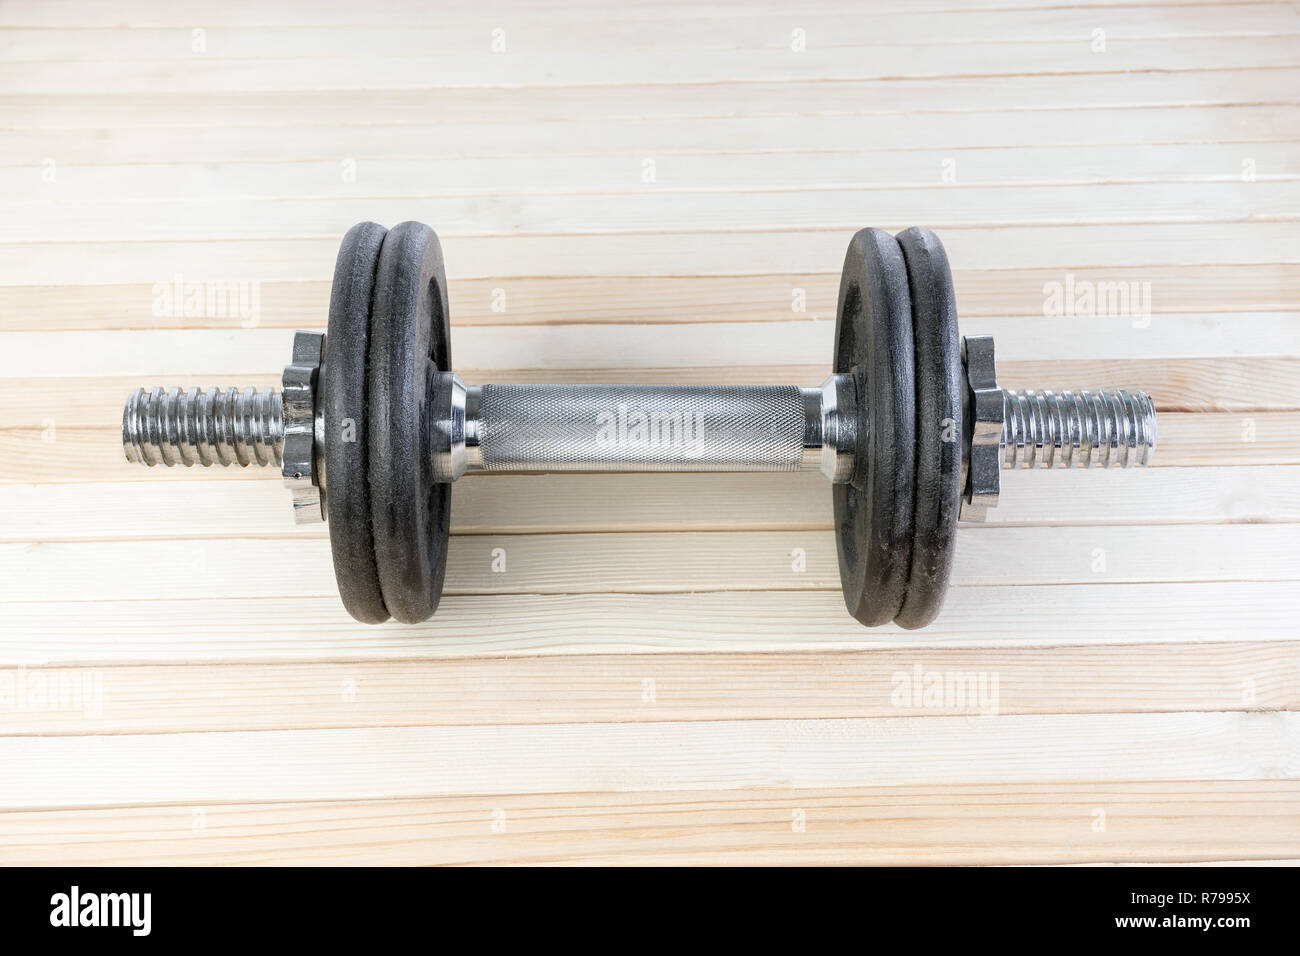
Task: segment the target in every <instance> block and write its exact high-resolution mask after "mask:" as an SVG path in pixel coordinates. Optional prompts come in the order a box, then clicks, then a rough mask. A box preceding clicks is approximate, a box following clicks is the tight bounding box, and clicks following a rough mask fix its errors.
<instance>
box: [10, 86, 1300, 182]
mask: <svg viewBox="0 0 1300 956" xmlns="http://www.w3.org/2000/svg"><path fill="white" fill-rule="evenodd" d="M800 95H801V96H802V95H803V94H800ZM0 103H3V100H2V99H0ZM249 106H250V104H248V103H245V105H244V109H245V110H246V111H247V110H248V109H249ZM372 108H373V105H372ZM475 108H476V109H477V108H478V107H475ZM291 114H292V108H291V106H286V107H285V111H284V112H276V113H274V114H273V115H274V116H276V117H278V118H279V119H280V120H281V122H284V121H287V120H288V119H291V118H292V115H291ZM250 118H251V117H247V116H246V117H245V118H244V123H242V124H241V123H237V122H233V121H232V124H231V125H228V126H219V127H203V126H197V127H195V126H190V127H187V128H186V129H185V132H184V135H183V136H179V137H178V136H177V135H176V132H175V130H174V129H172V128H167V127H162V128H121V127H119V126H116V125H114V126H92V127H87V128H84V129H77V128H64V127H60V128H45V129H41V130H39V131H38V132H33V131H32V130H30V129H15V130H6V129H3V128H0V146H3V149H4V151H3V154H2V155H3V161H4V163H5V164H7V165H17V166H22V167H29V168H28V169H27V170H26V172H27V173H28V175H29V177H30V182H31V183H32V185H33V187H34V188H35V186H36V184H37V183H38V182H40V183H41V185H40V188H42V189H47V187H48V186H49V185H52V184H50V183H48V182H45V181H43V180H42V178H41V176H42V174H43V175H44V176H45V177H48V176H49V170H50V166H51V164H53V167H54V175H55V182H57V181H58V176H59V175H61V173H60V172H59V170H61V169H62V168H63V167H64V166H65V165H76V164H86V163H154V164H157V163H169V162H170V163H176V162H195V163H213V162H250V161H265V162H275V161H278V160H281V159H283V158H284V157H285V155H286V154H285V151H284V143H285V139H284V133H283V131H282V129H281V127H280V126H249V125H247V124H248V122H249V120H250ZM923 119H924V122H921V121H918V119H917V118H915V117H914V116H899V115H891V114H887V113H873V114H871V115H870V118H869V121H865V122H864V121H861V120H859V121H857V122H852V123H846V121H845V118H844V117H843V116H839V115H836V116H820V115H817V114H807V113H806V112H799V113H796V114H794V115H782V116H777V117H772V116H755V117H747V116H734V115H719V116H711V117H705V118H696V117H692V116H686V117H666V118H655V117H645V118H639V119H621V118H610V119H606V120H604V121H602V122H600V123H598V124H593V125H592V126H591V127H588V126H587V125H584V124H582V123H573V122H564V117H563V116H557V117H556V118H555V119H553V120H551V121H537V122H530V121H528V120H522V121H520V122H519V123H516V124H483V123H474V122H472V121H471V120H470V119H466V120H465V121H464V122H444V123H442V124H438V125H426V126H415V125H410V123H409V116H408V117H406V119H405V121H404V122H398V121H394V122H390V123H389V124H387V125H380V124H379V123H378V122H377V121H375V120H374V119H373V118H372V119H371V120H370V122H368V123H366V124H362V125H352V126H332V125H318V126H300V127H296V128H295V129H294V131H293V153H292V154H290V155H291V156H292V157H293V158H295V159H316V160H327V161H330V162H332V163H334V164H336V168H337V169H338V171H339V179H340V181H341V180H342V177H343V174H344V173H345V172H346V173H348V174H349V175H350V174H351V173H353V172H355V173H356V175H357V176H358V177H359V179H360V181H361V182H365V181H366V179H367V178H369V177H368V174H367V169H368V165H367V164H368V162H370V161H373V160H391V159H408V160H409V159H417V160H429V159H447V158H453V159H454V158H457V157H473V158H491V157H519V158H523V159H532V158H534V157H536V156H538V155H547V154H555V155H558V156H561V157H568V156H575V155H577V156H581V155H595V156H600V157H604V158H605V159H606V161H607V162H614V163H621V168H622V170H623V172H624V175H625V177H626V179H627V181H628V182H629V183H633V184H639V183H640V182H641V178H642V176H643V175H644V173H645V168H646V167H645V159H646V158H651V159H653V160H654V161H655V164H656V172H657V170H658V168H659V166H660V165H661V164H666V166H667V168H668V169H671V168H672V164H673V162H674V159H673V157H678V156H683V155H689V154H692V153H704V154H712V153H723V154H726V155H745V154H747V153H754V152H764V151H789V150H790V149H791V146H790V144H791V143H792V142H793V143H796V144H798V145H799V147H800V152H801V153H805V154H809V155H810V156H811V160H810V163H811V165H816V161H817V159H818V158H820V157H822V156H825V155H827V154H831V153H836V152H841V151H854V152H856V151H861V150H877V151H880V150H895V149H923V150H954V149H960V148H970V147H977V148H984V147H999V148H1008V147H1013V148H1022V147H1026V146H1029V147H1038V146H1042V145H1045V144H1046V145H1057V146H1072V147H1073V148H1074V149H1075V150H1076V152H1080V153H1097V152H1104V150H1101V149H1100V147H1109V146H1114V145H1126V144H1130V145H1141V146H1144V147H1153V148H1154V147H1160V146H1165V145H1171V144H1172V145H1181V144H1189V143H1200V142H1222V143H1229V144H1241V145H1242V156H1241V158H1240V159H1239V160H1238V161H1237V162H1236V163H1235V164H1234V170H1235V171H1236V173H1237V174H1238V175H1240V174H1241V173H1242V172H1243V171H1244V170H1245V169H1246V167H1245V166H1243V163H1244V162H1245V161H1246V160H1249V159H1251V158H1253V153H1254V150H1255V147H1256V146H1258V145H1259V144H1260V143H1261V142H1277V143H1285V142H1289V141H1292V140H1294V139H1296V138H1297V136H1298V135H1300V133H1298V132H1297V130H1300V108H1297V107H1295V106H1288V105H1276V104H1270V105H1267V106H1255V105H1236V106H1234V105H1224V106H1202V107H1197V108H1195V109H1187V108H1185V107H1183V106H1156V107H1151V106H1130V107H1128V108H1121V107H1116V108H1109V109H1108V108H1097V109H1087V110H1078V109H1058V110H1034V111H1031V112H1027V111H1023V110H1017V109H1008V110H1004V111H1001V112H996V111H993V112H983V113H976V112H958V113H945V114H943V115H942V120H941V121H936V120H935V117H934V116H932V115H927V116H926V117H924V118H923ZM101 122H103V120H102V119H101ZM328 122H329V121H327V120H323V121H322V123H323V124H324V123H328ZM556 127H563V128H564V129H563V136H558V135H556ZM1030 127H1032V129H1033V130H1034V135H1033V136H1032V137H1031V136H1029V135H1027V134H1026V133H1024V132H1023V130H1025V129H1027V128H1030ZM597 133H598V135H597ZM648 143H649V144H653V146H652V147H647V144H648ZM828 144H829V145H828ZM882 144H888V145H882ZM539 151H540V153H539ZM947 158H950V157H948V156H947V155H940V156H932V157H930V160H929V163H928V166H929V168H930V170H932V171H934V173H935V177H936V179H939V180H940V181H941V179H942V174H943V172H944V171H945V167H944V163H943V160H944V159H947ZM1283 168H1285V169H1290V168H1294V164H1287V165H1286V166H1284V167H1283ZM954 171H955V172H956V173H957V174H958V176H959V177H960V175H961V167H957V168H955V170H954ZM1259 171H1260V172H1262V173H1265V174H1267V173H1268V172H1269V171H1270V170H1269V168H1268V167H1260V168H1259Z"/></svg>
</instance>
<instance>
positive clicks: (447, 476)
mask: <svg viewBox="0 0 1300 956" xmlns="http://www.w3.org/2000/svg"><path fill="white" fill-rule="evenodd" d="M452 378H453V380H454V381H455V382H456V383H457V390H456V394H458V395H459V398H458V400H457V401H456V402H455V403H454V409H453V418H454V417H455V416H456V415H459V421H453V422H443V423H439V427H440V428H443V429H445V430H448V431H449V446H450V447H449V448H448V452H447V455H446V460H445V461H444V462H443V463H441V464H439V465H437V466H436V469H435V470H436V471H438V473H439V474H440V475H441V476H443V480H453V479H454V478H456V477H459V476H460V474H463V473H464V472H465V471H609V472H626V471H796V470H805V469H818V468H820V469H821V470H822V471H823V472H824V473H826V474H827V476H828V477H830V478H831V480H832V481H836V482H841V481H847V480H848V478H849V476H850V475H851V473H852V470H853V458H852V454H853V448H854V446H855V444H856V442H857V436H856V435H855V433H854V427H853V426H854V419H855V416H853V415H849V414H844V413H843V412H844V409H845V408H847V407H851V405H852V400H853V397H852V396H851V395H846V394H845V393H846V390H848V389H850V388H851V382H850V381H849V379H848V377H847V376H838V375H836V376H831V378H829V379H827V381H826V382H825V383H824V384H823V385H821V386H820V387H817V388H799V387H796V386H793V385H482V386H478V387H475V386H465V385H464V384H463V383H460V381H459V379H456V378H455V377H454V376H452ZM1001 396H1002V404H1003V413H1004V421H1005V424H1004V426H1003V428H1002V435H1001V439H1000V442H999V444H1000V446H1001V449H1000V450H1001V454H1000V459H1001V467H1002V468H1004V469H1006V468H1080V467H1083V468H1086V467H1090V466H1099V467H1102V468H1105V467H1110V466H1118V467H1131V466H1134V465H1149V464H1150V463H1151V456H1152V452H1153V451H1154V449H1155V443H1156V412H1155V406H1154V404H1153V403H1152V402H1151V399H1150V397H1149V396H1148V395H1146V394H1145V393H1144V392H1129V391H1124V390H1122V389H1121V390H1114V391H1110V390H1102V391H1096V392H1087V391H1081V392H1069V391H1063V392H1059V393H1054V392H1050V391H1041V392H1040V391H1016V390H1010V389H1002V390H1001ZM283 438H284V416H283V411H282V401H281V393H280V392H279V391H277V390H276V389H271V388H268V389H265V390H263V391H257V390H256V389H252V388H246V389H244V390H242V391H240V390H238V389H234V388H230V389H219V388H207V389H199V388H191V389H188V390H183V389H180V388H169V389H162V388H154V389H152V390H145V389H136V390H135V391H134V392H133V393H132V394H131V396H130V398H128V399H127V402H126V407H125V408H124V410H123V414H122V444H123V447H124V449H125V452H126V457H127V459H128V460H129V461H135V462H139V463H141V464H144V465H157V464H163V465H204V466H210V465H235V464H238V465H263V466H270V465H278V464H279V463H280V459H281V446H282V442H283ZM457 448H458V449H459V450H458V451H457V450H456V449H457Z"/></svg>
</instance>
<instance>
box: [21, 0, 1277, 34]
mask: <svg viewBox="0 0 1300 956" xmlns="http://www.w3.org/2000/svg"><path fill="white" fill-rule="evenodd" d="M1255 2H1256V0H1142V2H1137V3H1135V2H1133V0H1103V2H1101V3H1096V4H1092V5H1091V6H1092V7H1093V8H1099V9H1105V10H1107V11H1112V10H1120V11H1122V10H1124V9H1125V8H1130V7H1132V8H1136V9H1137V10H1139V11H1144V12H1147V14H1148V16H1151V17H1154V18H1158V19H1160V20H1166V21H1167V20H1172V19H1175V18H1174V17H1172V16H1171V15H1170V12H1168V8H1170V7H1173V8H1174V10H1175V12H1177V11H1178V8H1183V7H1199V6H1206V7H1209V8H1210V9H1218V10H1220V11H1222V12H1223V15H1225V16H1228V17H1230V16H1231V13H1232V12H1233V11H1236V10H1241V9H1243V8H1244V7H1246V6H1247V5H1253V3H1255ZM1058 4H1059V0H971V2H969V3H967V4H966V5H965V10H966V11H975V10H982V9H986V8H987V9H991V10H992V11H997V12H1001V11H1015V12H1017V13H1021V14H1023V15H1026V16H1034V15H1036V14H1038V15H1046V16H1048V17H1052V18H1055V17H1058V16H1060V14H1059V9H1060V8H1059V5H1058ZM443 6H445V7H446V10H443V9H442V8H441V7H440V18H441V17H450V18H453V19H452V22H463V21H468V22H471V23H474V22H481V20H480V18H481V17H482V16H483V11H482V9H481V7H480V6H479V5H476V4H471V3H466V2H465V0H457V2H454V3H451V4H445V5H443ZM426 9H427V8H426V7H424V6H423V5H420V4H417V3H413V2H411V0H384V2H382V3H374V4H370V5H368V6H367V7H366V8H365V9H361V8H358V7H356V6H353V5H348V4H344V3H341V2H338V0H333V2H329V3H322V4H318V5H317V7H316V12H315V15H314V17H313V25H314V26H318V27H319V26H325V25H328V26H348V27H356V26H371V27H373V26H387V27H390V28H391V27H393V26H397V25H406V24H419V23H420V22H421V21H422V20H423V19H424V17H422V16H421V14H423V13H425V11H426ZM493 9H494V10H499V11H502V12H506V13H509V15H510V17H511V19H512V20H513V19H514V18H516V17H524V18H527V17H528V16H530V15H534V16H535V14H536V9H535V7H531V6H530V5H529V4H528V3H527V2H526V0H498V2H497V3H496V4H494V6H493ZM565 9H567V10H569V11H572V13H573V14H576V13H578V12H579V11H581V12H582V14H583V15H584V16H585V17H586V18H587V19H592V18H594V17H593V14H594V13H595V12H596V11H599V13H600V15H601V16H602V17H610V16H614V17H615V18H626V19H631V20H635V21H637V22H651V23H653V22H654V21H655V20H665V19H666V20H670V21H673V22H676V21H677V20H678V19H680V18H681V17H683V16H696V17H707V18H709V20H711V21H713V20H716V19H717V18H719V17H730V18H746V19H747V18H750V17H754V16H769V17H770V16H775V15H779V14H781V13H783V12H784V11H785V9H786V8H784V7H783V6H781V5H779V4H775V3H752V2H740V3H736V2H723V3H712V4H709V5H708V6H707V7H703V6H701V5H699V4H698V3H694V2H686V3H683V2H667V3H657V4H649V3H646V2H644V0H638V2H633V3H629V4H625V5H620V7H619V8H617V9H618V11H619V12H618V13H613V12H612V11H611V10H610V9H609V8H608V6H607V5H606V4H603V3H599V2H597V0H570V2H568V3H566V4H565ZM857 9H858V8H857V7H855V6H853V5H849V4H845V3H816V4H811V5H809V12H810V13H814V12H818V11H821V12H823V13H826V14H840V15H845V14H848V13H851V12H854V11H855V10H857ZM873 11H874V12H875V13H876V14H879V15H880V16H881V17H882V18H883V17H893V16H895V15H908V14H912V15H916V14H918V13H924V12H927V11H942V12H944V13H950V12H952V11H951V0H920V2H911V3H901V2H893V3H884V4H881V5H879V6H873ZM205 13H206V14H207V15H206V16H205ZM571 15H572V14H571ZM933 19H934V18H930V20H931V21H932V20H933ZM199 21H203V22H206V23H211V24H212V25H214V26H222V27H261V28H266V27H281V26H293V27H299V26H300V21H299V20H297V19H296V18H294V17H291V16H290V15H288V14H286V13H285V12H284V11H283V10H280V9H278V8H276V7H275V6H274V5H265V4H256V3H250V2H248V0H237V2H231V3H229V4H226V5H224V7H223V9H222V10H221V11H217V12H212V11H208V10H207V8H206V6H203V5H200V4H196V3H194V2H193V0H190V2H186V3H168V2H164V0H132V2H131V4H129V5H128V6H125V7H122V6H115V7H114V9H113V10H112V12H106V11H102V10H99V9H98V8H97V5H95V4H89V5H88V4H86V3H85V2H83V0H41V2H39V3H36V2H32V0H27V2H17V0H16V2H11V3H8V4H6V5H5V8H4V12H3V19H0V25H4V26H8V27H24V26H26V27H73V28H86V27H100V28H106V27H121V26H131V27H167V26H171V27H185V28H189V27H190V26H191V25H192V24H194V23H196V22H199ZM492 22H495V20H493V21H492ZM921 22H922V23H926V22H928V21H924V20H922V21H921Z"/></svg>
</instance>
